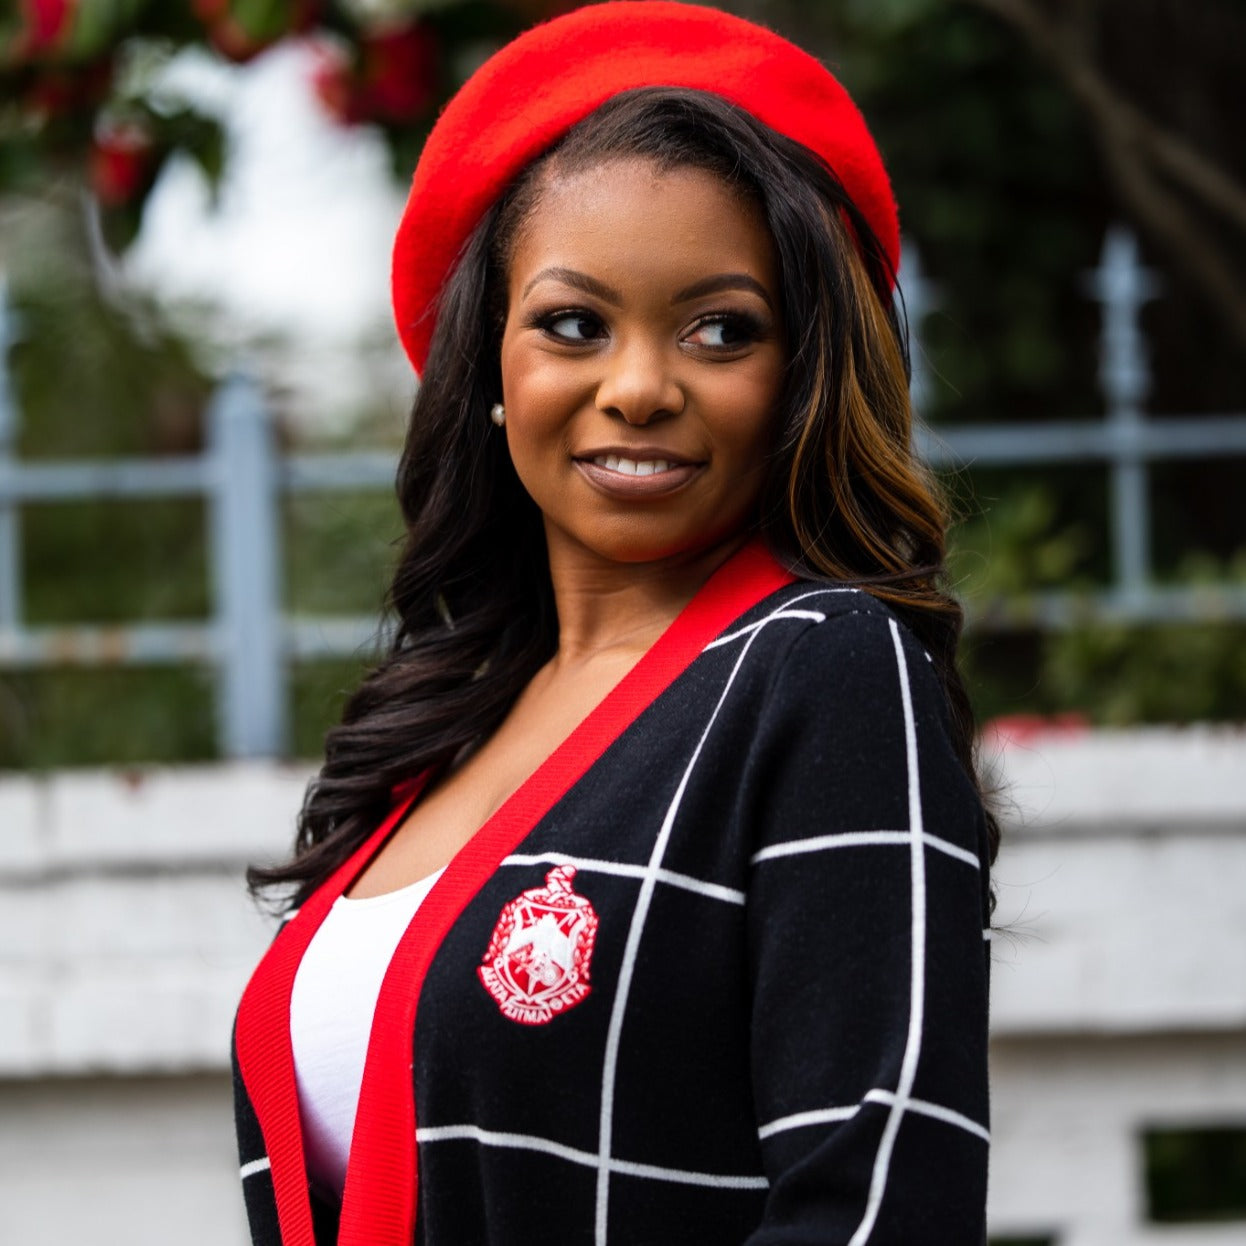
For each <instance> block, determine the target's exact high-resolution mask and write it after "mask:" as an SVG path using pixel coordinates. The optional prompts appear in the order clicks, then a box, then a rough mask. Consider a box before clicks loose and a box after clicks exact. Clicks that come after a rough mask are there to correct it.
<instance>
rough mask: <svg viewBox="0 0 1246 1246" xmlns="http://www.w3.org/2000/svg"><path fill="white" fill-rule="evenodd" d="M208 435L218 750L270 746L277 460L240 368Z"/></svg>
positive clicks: (280, 711)
mask: <svg viewBox="0 0 1246 1246" xmlns="http://www.w3.org/2000/svg"><path fill="white" fill-rule="evenodd" d="M208 443H209V449H210V453H211V455H212V457H213V459H214V468H215V470H214V473H213V475H214V481H213V492H212V503H211V528H210V532H211V555H212V571H213V587H214V591H215V602H216V618H215V624H216V633H217V638H218V645H219V649H218V653H219V657H218V661H219V662H220V666H219V667H218V670H219V676H220V681H219V688H220V710H219V724H220V737H219V739H220V745H221V752H222V753H223V754H225V755H226V756H228V757H274V756H279V755H281V754H282V753H283V752H284V751H285V747H286V670H285V645H284V636H283V627H282V615H281V584H282V575H281V553H280V513H279V506H278V484H279V481H278V470H277V468H278V465H277V457H276V453H275V449H274V445H273V429H272V423H271V420H270V419H269V416H268V413H267V411H266V410H265V408H264V405H263V401H262V398H261V396H260V394H259V392H258V390H257V388H256V386H255V385H254V384H253V383H252V382H251V381H250V380H249V379H247V378H246V377H244V376H242V375H238V374H235V375H232V376H230V377H229V378H228V379H227V380H226V381H225V382H224V384H222V385H221V386H220V387H219V388H218V389H217V391H216V393H215V394H214V395H213V398H212V401H211V403H210V404H209V407H208Z"/></svg>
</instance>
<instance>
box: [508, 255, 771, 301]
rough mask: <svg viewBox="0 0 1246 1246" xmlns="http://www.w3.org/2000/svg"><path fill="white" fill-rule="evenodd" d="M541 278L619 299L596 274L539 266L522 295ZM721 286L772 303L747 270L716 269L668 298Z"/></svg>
mask: <svg viewBox="0 0 1246 1246" xmlns="http://www.w3.org/2000/svg"><path fill="white" fill-rule="evenodd" d="M541 281H561V282H562V283H563V284H564V285H569V286H573V287H574V288H575V289H577V290H583V291H584V293H585V294H591V295H593V296H594V297H595V298H599V299H601V300H603V301H604V302H606V303H612V304H614V306H616V307H618V306H619V305H620V304H621V303H622V302H623V296H622V294H620V293H619V291H618V290H616V289H615V288H614V287H613V286H608V285H606V283H605V282H604V281H598V280H597V278H596V277H590V276H589V275H588V274H587V273H582V272H579V271H577V270H576V269H574V268H560V267H557V266H555V267H553V268H542V269H541V271H540V272H539V273H537V274H536V275H535V276H534V277H533V278H532V280H531V281H529V282H528V284H527V285H526V286H524V288H523V295H522V297H523V298H527V297H528V294H529V293H530V291H531V290H532V287H533V286H535V285H536V284H537V283H538V282H541ZM723 290H750V291H752V293H754V294H756V295H757V296H758V297H759V298H761V299H762V301H763V302H764V303H765V304H766V306H767V307H769V308H770V310H771V311H773V310H774V304H773V303H772V302H771V299H770V295H769V294H768V293H767V292H766V287H765V286H763V285H762V284H761V282H760V281H758V280H757V278H756V277H750V276H749V275H748V273H719V274H717V275H715V276H713V277H705V278H704V279H702V280H701V281H694V282H693V283H692V285H690V286H685V287H684V288H683V289H682V290H680V291H678V292H677V293H676V295H675V296H674V298H672V299H671V306H674V305H675V304H676V303H687V302H688V301H690V300H691V299H696V298H701V297H702V296H703V295H706V294H718V293H719V292H720V291H723Z"/></svg>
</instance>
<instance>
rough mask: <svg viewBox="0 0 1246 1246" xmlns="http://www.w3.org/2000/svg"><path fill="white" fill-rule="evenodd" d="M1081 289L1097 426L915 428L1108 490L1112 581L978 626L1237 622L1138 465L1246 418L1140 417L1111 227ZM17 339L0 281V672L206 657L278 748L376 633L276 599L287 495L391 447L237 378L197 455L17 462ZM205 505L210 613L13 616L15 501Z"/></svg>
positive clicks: (912, 293)
mask: <svg viewBox="0 0 1246 1246" xmlns="http://www.w3.org/2000/svg"><path fill="white" fill-rule="evenodd" d="M904 286H905V292H906V297H907V300H908V307H909V315H910V319H911V321H912V325H913V329H914V342H915V349H914V378H913V385H914V397H915V399H916V401H917V405H918V407H919V409H920V407H921V405H922V402H923V399H924V398H925V396H926V395H927V394H928V392H929V383H930V382H929V376H928V373H927V371H926V368H925V362H924V356H923V354H922V351H921V348H920V340H921V323H922V320H923V318H924V317H925V316H926V315H927V314H928V313H929V312H930V311H931V310H932V308H933V306H934V303H935V299H936V297H937V295H936V291H935V290H934V289H933V287H932V286H931V285H930V284H929V283H928V282H927V281H926V280H925V279H924V277H923V276H922V274H921V269H920V265H919V262H918V259H917V257H916V256H915V255H913V254H912V253H911V252H910V253H908V254H907V255H906V257H905V282H904ZM1086 288H1087V293H1088V295H1089V296H1090V297H1091V298H1093V299H1095V300H1096V301H1097V302H1098V303H1099V304H1100V305H1101V307H1102V315H1103V330H1102V347H1101V366H1100V373H1099V379H1100V385H1101V389H1102V392H1103V395H1104V399H1105V409H1106V415H1105V416H1104V417H1102V418H1089V419H1084V420H1069V421H1059V422H1043V423H1007V424H1004V423H999V424H982V425H973V426H968V425H966V426H942V427H940V428H939V429H938V430H936V431H932V430H929V429H921V430H919V433H918V438H919V447H920V449H921V452H922V454H923V455H924V456H925V457H926V458H927V459H928V461H930V462H931V463H932V464H934V465H936V466H966V465H975V464H978V465H992V466H1005V467H1023V466H1035V465H1043V464H1057V463H1071V462H1076V463H1085V462H1100V463H1103V464H1104V465H1105V467H1106V470H1107V471H1108V473H1109V477H1110V484H1111V500H1112V504H1111V541H1112V568H1113V576H1112V581H1111V583H1110V584H1109V585H1107V586H1106V587H1104V588H1103V589H1101V590H1099V591H1097V592H1094V593H1090V594H1084V593H1079V594H1072V593H1065V592H1052V593H1038V594H1034V595H1030V596H1026V597H1024V598H1016V599H1010V600H1009V601H1007V602H1002V603H996V604H993V605H992V606H990V607H989V608H988V609H987V610H985V611H984V612H983V613H982V614H981V615H980V616H979V617H978V619H977V624H978V625H979V626H985V627H997V628H1002V627H1012V626H1019V625H1027V624H1032V623H1036V624H1038V625H1040V626H1043V627H1063V626H1067V625H1069V624H1070V623H1072V622H1075V621H1077V620H1081V619H1086V618H1091V617H1093V618H1111V619H1125V620H1138V621H1155V620H1179V619H1191V620H1193V619H1204V618H1233V619H1246V590H1242V589H1241V588H1236V587H1233V586H1229V585H1223V586H1208V587H1201V586H1200V587H1199V588H1197V589H1195V588H1180V587H1163V586H1159V585H1157V584H1155V583H1154V580H1153V576H1152V574H1151V560H1150V541H1149V532H1150V502H1149V497H1148V490H1147V469H1148V466H1149V464H1150V463H1152V462H1155V461H1158V460H1174V459H1202V458H1217V457H1222V456H1226V455H1237V456H1244V457H1246V415H1224V416H1205V417H1171V418H1162V419H1161V418H1153V417H1149V416H1147V415H1146V414H1145V412H1144V402H1145V399H1146V396H1147V393H1148V390H1149V385H1150V379H1149V370H1148V365H1147V357H1146V345H1145V339H1144V337H1143V334H1142V330H1141V326H1140V319H1139V313H1140V310H1141V308H1142V306H1143V305H1144V304H1145V302H1146V301H1147V300H1149V299H1151V298H1153V297H1155V296H1156V294H1157V292H1158V285H1157V283H1156V281H1155V279H1154V277H1153V276H1152V275H1151V274H1150V273H1148V272H1147V271H1146V270H1145V269H1144V268H1143V267H1142V266H1141V263H1140V261H1139V258H1138V251H1137V246H1136V243H1135V242H1134V240H1133V238H1132V237H1131V236H1130V235H1129V234H1128V233H1127V232H1125V231H1124V230H1122V229H1119V228H1114V229H1113V230H1111V231H1110V232H1109V234H1108V236H1107V238H1106V240H1105V243H1104V248H1103V253H1102V257H1101V260H1100V263H1099V267H1098V268H1097V269H1095V270H1094V272H1092V273H1091V274H1089V275H1088V280H1087V285H1086ZM13 335H14V326H13V323H12V318H11V316H10V315H9V313H8V311H7V300H6V299H5V298H4V296H3V289H2V287H0V668H3V667H9V668H13V667H52V666H72V665H92V666H93V665H115V664H160V663H187V662H191V663H206V664H208V665H210V666H211V667H213V668H214V669H215V671H216V672H217V678H218V706H219V743H220V749H221V752H222V754H223V755H225V756H231V757H255V756H273V755H280V754H281V753H282V752H283V751H284V749H285V747H286V742H287V739H288V726H287V721H286V713H287V704H288V697H289V692H288V672H289V665H290V663H291V662H294V661H298V660H302V659H309V658H317V657H329V656H340V655H348V654H353V653H356V652H358V651H359V650H360V649H366V648H367V647H369V646H370V645H373V644H375V643H376V641H377V637H378V622H377V620H376V619H373V618H366V617H323V616H317V617H299V616H291V615H289V614H287V613H285V612H283V610H282V607H281V602H280V600H279V593H280V585H281V583H282V575H281V541H280V531H281V528H280V522H279V512H280V505H281V499H282V497H283V495H288V494H296V493H305V492H326V491H333V490H347V489H361V488H378V489H388V488H390V487H391V485H392V481H393V474H394V468H395V460H394V457H393V456H392V455H391V454H389V453H352V454H332V455H280V454H278V453H277V450H276V447H275V444H274V439H273V430H272V422H271V418H270V415H269V412H268V411H267V410H266V408H265V406H264V404H263V401H262V399H261V397H260V395H259V393H258V391H257V390H256V388H255V387H254V386H253V385H251V384H250V383H248V381H247V380H246V379H245V378H244V377H242V376H234V377H231V378H229V379H228V380H227V381H225V382H224V383H223V384H222V385H221V386H220V388H219V389H218V390H217V392H216V394H215V395H214V397H213V399H212V401H211V403H210V405H209V408H208V412H207V437H206V448H205V450H204V452H203V453H202V454H199V455H193V456H186V457H182V458H167V459H159V460H146V459H112V460H102V461H94V460H83V461H57V462H22V461H19V460H18V459H17V457H16V456H15V453H14V444H15V441H16V434H17V419H18V412H17V408H16V405H15V403H14V401H13V398H12V393H11V391H10V388H9V384H8V377H7V371H6V368H5V361H6V360H7V354H8V347H9V345H10V344H11V341H12V338H13ZM157 497H162V498H170V497H201V498H204V499H205V501H206V503H207V506H208V508H209V513H210V524H209V528H208V534H209V536H208V540H209V551H208V552H209V562H210V567H211V574H212V603H213V610H212V614H211V616H210V617H209V618H207V619H205V620H203V621H202V622H196V623H133V624H128V625H118V626H95V625H91V624H83V625H81V626H69V627H65V626H55V627H32V626H29V625H27V624H25V623H23V610H22V559H21V549H22V540H21V508H22V507H23V506H27V505H37V504H40V503H49V502H64V501H78V500H83V499H88V498H90V499H101V498H157Z"/></svg>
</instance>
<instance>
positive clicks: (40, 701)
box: [0, 667, 216, 770]
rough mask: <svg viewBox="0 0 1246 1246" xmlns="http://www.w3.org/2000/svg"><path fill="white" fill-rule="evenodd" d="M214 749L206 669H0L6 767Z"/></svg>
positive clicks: (1, 756) (161, 758) (0, 766)
mask: <svg viewBox="0 0 1246 1246" xmlns="http://www.w3.org/2000/svg"><path fill="white" fill-rule="evenodd" d="M215 755H216V722H215V710H214V701H213V689H212V682H211V675H210V674H209V673H208V672H207V671H203V670H195V669H189V668H165V669H162V668H155V667H151V668H120V667H102V668H93V669H91V668H88V669H74V668H72V667H61V668H57V669H53V670H43V671H0V770H11V769H21V770H35V769H44V768H51V767H62V766H100V765H129V764H139V763H149V762H174V761H200V760H205V759H207V758H211V757H214V756H215Z"/></svg>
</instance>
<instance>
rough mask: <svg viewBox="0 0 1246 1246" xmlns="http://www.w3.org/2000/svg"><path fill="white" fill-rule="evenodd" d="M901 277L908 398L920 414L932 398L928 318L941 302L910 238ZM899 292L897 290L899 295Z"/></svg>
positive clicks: (903, 252)
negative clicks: (926, 338) (926, 330)
mask: <svg viewBox="0 0 1246 1246" xmlns="http://www.w3.org/2000/svg"><path fill="white" fill-rule="evenodd" d="M900 279H901V283H902V286H897V291H899V290H900V289H901V288H902V290H903V293H904V309H905V312H906V313H907V315H908V322H909V366H910V376H909V398H910V399H911V401H912V404H913V410H914V411H916V412H917V413H918V415H924V414H925V413H926V404H927V400H928V399H929V397H930V361H929V360H928V359H927V357H926V341H925V332H924V328H925V323H926V317H927V316H929V315H930V313H931V312H932V311H934V309H935V308H936V307H938V305H939V287H938V286H937V285H935V283H934V282H933V281H931V280H930V278H929V277H927V276H926V272H925V269H924V268H923V267H922V259H921V255H920V253H919V252H918V250H917V247H916V246H915V245H914V244H913V243H912V242H910V241H909V240H908V239H907V238H905V239H903V240H902V242H901V245H900ZM898 297H899V293H897V298H898Z"/></svg>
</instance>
